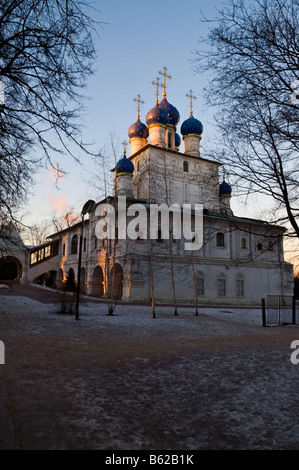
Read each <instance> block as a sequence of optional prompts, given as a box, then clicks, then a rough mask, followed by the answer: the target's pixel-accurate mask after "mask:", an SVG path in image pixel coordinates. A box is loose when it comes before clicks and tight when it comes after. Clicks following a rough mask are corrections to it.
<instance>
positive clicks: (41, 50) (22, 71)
mask: <svg viewBox="0 0 299 470" xmlns="http://www.w3.org/2000/svg"><path fill="white" fill-rule="evenodd" d="M89 13H90V6H89V3H88V2H87V1H85V0H80V1H79V2H77V1H76V2H75V1H74V0H55V1H52V0H42V1H40V0H28V1H26V2H24V1H21V0H17V1H15V0H2V1H1V5H0V81H1V82H2V83H3V84H4V86H5V92H4V100H1V105H0V207H1V209H0V211H1V213H2V214H4V215H5V216H9V217H12V216H13V215H14V211H15V210H16V209H17V208H19V205H20V203H22V202H23V201H24V197H25V194H26V192H28V187H29V185H30V184H32V182H33V176H32V175H33V174H34V171H35V170H36V168H37V166H38V165H39V164H40V163H41V162H46V163H47V164H51V165H52V166H53V167H55V168H56V169H58V170H59V171H61V169H60V164H59V158H61V156H62V155H63V154H67V155H71V156H72V157H73V158H75V159H76V160H78V158H77V155H78V152H81V151H83V152H89V153H91V152H92V150H91V149H90V148H89V147H88V146H86V145H85V144H84V143H82V141H81V137H80V130H81V129H80V125H79V124H78V118H79V116H80V115H81V113H82V103H83V99H82V89H83V87H84V85H85V84H86V80H87V78H88V77H89V76H90V74H92V73H93V65H92V64H93V61H94V59H95V55H96V54H95V46H94V34H95V33H96V29H97V23H96V22H95V21H94V20H93V19H92V18H91V16H90V14H89ZM94 13H95V12H94V11H93V14H94ZM56 157H57V158H58V161H56Z"/></svg>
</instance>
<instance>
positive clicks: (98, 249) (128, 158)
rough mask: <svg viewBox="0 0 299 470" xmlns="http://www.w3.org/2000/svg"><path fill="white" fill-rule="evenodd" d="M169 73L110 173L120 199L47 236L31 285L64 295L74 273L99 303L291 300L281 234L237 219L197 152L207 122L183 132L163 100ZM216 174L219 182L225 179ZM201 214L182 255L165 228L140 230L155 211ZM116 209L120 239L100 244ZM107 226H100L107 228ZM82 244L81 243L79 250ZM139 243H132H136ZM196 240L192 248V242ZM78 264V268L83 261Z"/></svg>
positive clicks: (31, 260) (227, 194) (30, 270)
mask: <svg viewBox="0 0 299 470" xmlns="http://www.w3.org/2000/svg"><path fill="white" fill-rule="evenodd" d="M166 77H167V75H166V69H165V72H164V85H163V88H164V92H163V99H162V100H161V101H160V102H159V99H158V83H157V99H156V104H155V106H154V107H153V108H152V109H150V110H149V111H148V112H147V114H146V117H145V123H142V122H141V120H140V103H141V100H140V96H139V95H138V98H137V100H136V101H137V102H138V115H137V121H136V122H135V123H134V124H132V125H131V126H130V127H129V131H128V137H129V145H130V152H129V155H127V153H126V150H124V155H123V156H122V158H120V160H119V161H118V163H117V164H116V167H115V168H113V169H112V171H113V172H114V192H113V194H112V195H111V196H109V197H107V198H106V199H105V200H103V201H99V202H98V203H93V201H90V204H89V207H88V211H87V213H86V214H85V215H84V220H83V221H82V223H78V224H76V225H74V226H73V227H70V228H68V229H65V230H62V231H61V232H58V233H55V234H53V235H51V237H49V242H48V243H46V244H44V245H42V246H38V247H35V248H33V249H31V250H30V252H29V254H28V263H27V264H28V265H27V267H26V269H24V272H26V279H25V278H24V282H25V281H26V282H33V281H34V280H35V279H36V278H38V276H40V275H42V274H44V273H46V274H44V276H48V277H51V279H52V281H53V283H54V284H55V283H56V285H57V286H58V287H59V286H60V285H61V284H62V282H63V281H65V280H66V278H67V276H68V273H70V271H71V270H73V274H74V276H75V278H76V279H78V266H79V264H80V285H81V291H83V292H84V293H87V294H89V295H93V296H97V297H103V298H105V297H107V296H109V295H113V296H118V298H121V300H122V301H127V302H131V301H136V302H137V301H138V302H150V301H151V299H152V298H154V299H155V301H156V302H165V303H169V302H173V298H174V296H175V298H176V301H177V302H178V303H188V304H190V303H193V302H194V301H195V298H196V297H197V300H198V302H199V303H203V304H240V305H241V304H243V305H254V304H260V302H261V298H265V297H266V296H267V295H269V294H280V295H293V286H294V281H293V266H292V265H291V264H289V263H287V262H285V260H284V252H283V233H284V230H285V229H284V228H283V227H280V226H275V225H272V224H270V223H268V222H266V221H262V220H255V219H250V218H244V217H239V216H237V215H236V214H234V213H233V212H232V210H231V197H232V188H231V186H230V185H229V184H228V182H227V181H226V180H225V179H226V177H225V172H224V171H223V169H222V168H221V164H220V163H219V162H217V161H212V160H209V159H206V158H204V155H202V153H201V150H200V141H201V137H202V133H203V125H202V123H201V122H200V121H199V120H198V119H196V118H195V117H194V116H193V106H192V99H193V98H194V97H193V95H192V92H190V94H189V95H187V96H189V98H190V102H191V106H190V116H189V117H188V118H187V119H186V120H184V121H183V122H182V124H181V126H180V128H179V127H178V123H179V120H180V115H179V112H178V110H177V109H176V108H175V107H174V106H173V105H171V104H170V103H169V102H168V100H167V95H166V85H165V79H166ZM219 174H220V175H221V176H219ZM120 198H122V201H123V200H124V198H126V207H125V208H126V214H127V217H126V224H127V226H128V225H129V224H130V223H131V225H132V224H133V225H134V227H135V231H134V233H135V235H133V236H131V237H126V238H124V237H122V236H120V233H119V231H120V226H119V220H120V219H119V217H120V212H119V210H118V207H119V200H120ZM162 203H164V204H166V205H167V207H169V206H171V205H173V204H176V206H177V205H179V206H180V207H183V205H187V204H191V208H192V210H191V216H190V217H191V220H192V221H193V224H194V223H195V214H196V212H195V211H194V209H193V208H194V207H195V205H196V204H197V205H201V207H202V209H203V216H202V246H201V247H200V248H199V249H191V250H190V249H186V240H185V239H184V238H183V237H181V238H176V237H175V236H174V233H173V224H174V215H173V216H172V217H170V226H169V232H168V234H167V235H168V236H165V233H164V232H163V230H162V227H161V225H159V223H158V224H157V225H156V226H155V230H156V233H155V235H156V236H155V237H154V238H153V237H152V238H151V237H150V236H149V235H150V233H151V234H152V233H153V231H154V229H153V227H151V225H150V223H151V221H150V220H149V219H147V221H148V224H147V227H146V229H144V226H142V224H141V223H137V220H139V219H136V217H138V208H141V210H142V208H146V209H147V210H148V212H149V210H150V207H152V205H153V204H156V205H157V204H162ZM111 207H113V208H115V222H116V226H115V233H114V235H115V238H114V239H111V238H110V239H108V238H107V239H104V240H101V239H99V237H98V232H97V227H99V222H100V221H101V220H102V221H103V219H104V221H105V220H106V219H105V218H107V212H109V208H111ZM102 226H103V224H102ZM80 237H81V240H82V245H81V248H82V249H81V250H80ZM134 238H135V239H134ZM189 241H190V240H189ZM79 256H80V260H79Z"/></svg>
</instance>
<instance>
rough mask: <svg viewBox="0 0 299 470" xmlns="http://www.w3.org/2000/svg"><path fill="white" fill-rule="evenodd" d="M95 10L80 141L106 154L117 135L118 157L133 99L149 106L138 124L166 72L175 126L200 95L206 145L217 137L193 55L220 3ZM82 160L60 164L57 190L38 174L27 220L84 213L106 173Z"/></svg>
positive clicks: (103, 5)
mask: <svg viewBox="0 0 299 470" xmlns="http://www.w3.org/2000/svg"><path fill="white" fill-rule="evenodd" d="M94 5H95V7H96V8H97V9H98V10H99V14H98V17H99V19H100V20H101V21H102V22H103V24H102V27H101V28H100V29H99V39H98V40H97V44H96V45H97V50H98V57H97V62H96V64H95V68H96V71H95V74H94V76H93V77H92V78H90V79H89V81H88V86H87V88H86V90H84V91H83V93H84V94H85V95H88V96H89V100H88V101H87V102H86V112H85V115H84V116H82V122H81V123H82V124H84V132H83V134H82V138H83V140H84V141H89V142H94V144H95V146H96V147H98V148H99V149H100V148H101V149H104V153H107V155H108V154H109V141H110V136H111V134H112V135H113V136H114V142H115V144H116V149H117V154H118V155H119V158H120V157H121V154H122V146H121V144H120V143H121V142H122V141H123V140H127V141H128V135H127V132H128V128H129V126H130V125H131V124H132V123H133V122H135V121H136V117H137V109H136V104H135V103H134V101H133V99H134V98H135V97H136V96H137V94H138V93H139V94H140V95H141V98H142V99H143V101H144V102H145V103H144V105H142V108H141V121H142V122H145V115H146V113H147V111H148V110H149V109H151V108H152V107H153V106H154V104H155V89H154V87H153V86H152V84H151V82H152V81H153V80H154V79H155V78H156V77H157V75H158V72H159V70H162V69H163V67H164V66H166V67H167V70H168V73H169V74H170V75H171V76H172V79H171V80H169V81H168V89H167V99H168V101H169V102H170V103H171V104H173V105H174V106H176V108H177V109H178V110H179V112H180V116H181V119H180V123H179V126H178V128H180V125H181V124H182V122H183V121H184V120H185V119H187V118H188V117H189V109H190V108H189V101H188V99H187V98H186V93H188V92H189V90H190V89H192V90H193V92H194V94H195V95H196V96H197V100H196V101H195V103H194V116H195V117H196V118H197V119H200V121H201V122H202V123H203V126H204V132H203V137H202V144H204V143H205V142H207V141H208V140H209V139H210V138H212V137H213V133H214V132H216V129H215V128H214V126H213V113H212V112H211V110H208V109H207V108H206V106H205V103H204V100H203V92H202V91H203V88H204V86H205V85H206V81H207V79H208V78H207V77H204V76H201V75H199V74H198V73H196V72H195V71H194V70H193V67H194V64H193V61H194V59H195V56H194V53H193V51H194V50H196V49H197V48H198V47H199V46H198V39H199V37H200V36H204V35H206V34H207V32H208V26H207V24H204V23H202V22H201V21H200V18H201V11H202V13H203V14H204V15H206V16H207V17H213V16H215V14H216V8H220V7H221V5H222V2H220V1H219V0H218V1H217V0H210V1H209V2H206V1H205V2H204V1H202V0H188V1H187V2H182V1H181V0H180V1H178V0H172V1H170V0H160V1H158V0H151V2H140V1H137V0H97V1H95V2H94ZM181 151H183V144H182V145H181ZM203 156H204V155H203ZM78 157H79V158H80V159H81V166H80V165H78V164H76V163H75V162H74V161H72V160H71V159H70V158H66V159H64V160H63V161H61V160H60V163H61V166H62V168H63V169H64V170H65V171H66V172H67V176H66V177H64V178H63V179H61V180H60V181H59V183H58V187H56V185H55V178H54V176H53V173H52V172H51V170H50V169H46V168H44V169H43V170H41V171H40V172H39V173H38V174H37V175H36V184H35V186H34V189H33V195H32V197H29V198H28V204H27V206H26V207H25V212H26V213H27V216H26V218H25V221H27V222H28V223H35V222H40V220H42V219H47V218H49V215H50V213H51V212H52V211H53V209H56V210H57V211H58V213H59V211H60V210H61V209H62V207H63V205H65V206H68V207H69V206H73V207H74V208H75V210H76V211H78V212H79V211H80V209H81V208H82V206H83V204H84V203H85V202H86V200H88V199H94V198H95V197H96V195H95V193H94V191H93V190H92V187H91V186H90V185H89V184H88V183H87V181H88V180H90V179H91V178H93V179H95V178H97V175H98V177H99V181H100V180H101V175H100V173H101V169H100V168H99V167H95V165H94V163H93V161H92V160H91V159H90V158H88V157H87V156H86V155H80V154H79V153H78ZM109 166H111V165H109ZM108 169H109V168H108ZM91 175H92V176H91Z"/></svg>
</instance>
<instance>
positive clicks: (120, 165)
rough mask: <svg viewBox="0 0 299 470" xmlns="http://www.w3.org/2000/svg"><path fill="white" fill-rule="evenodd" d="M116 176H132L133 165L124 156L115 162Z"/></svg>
mask: <svg viewBox="0 0 299 470" xmlns="http://www.w3.org/2000/svg"><path fill="white" fill-rule="evenodd" d="M115 170H116V174H117V175H132V174H133V173H134V165H133V162H131V160H128V159H127V157H126V155H125V154H124V156H123V157H122V158H121V159H120V160H119V161H118V162H117V164H116V167H115Z"/></svg>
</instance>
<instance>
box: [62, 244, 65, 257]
mask: <svg viewBox="0 0 299 470" xmlns="http://www.w3.org/2000/svg"><path fill="white" fill-rule="evenodd" d="M62 255H63V256H65V243H64V244H63V247H62Z"/></svg>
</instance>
